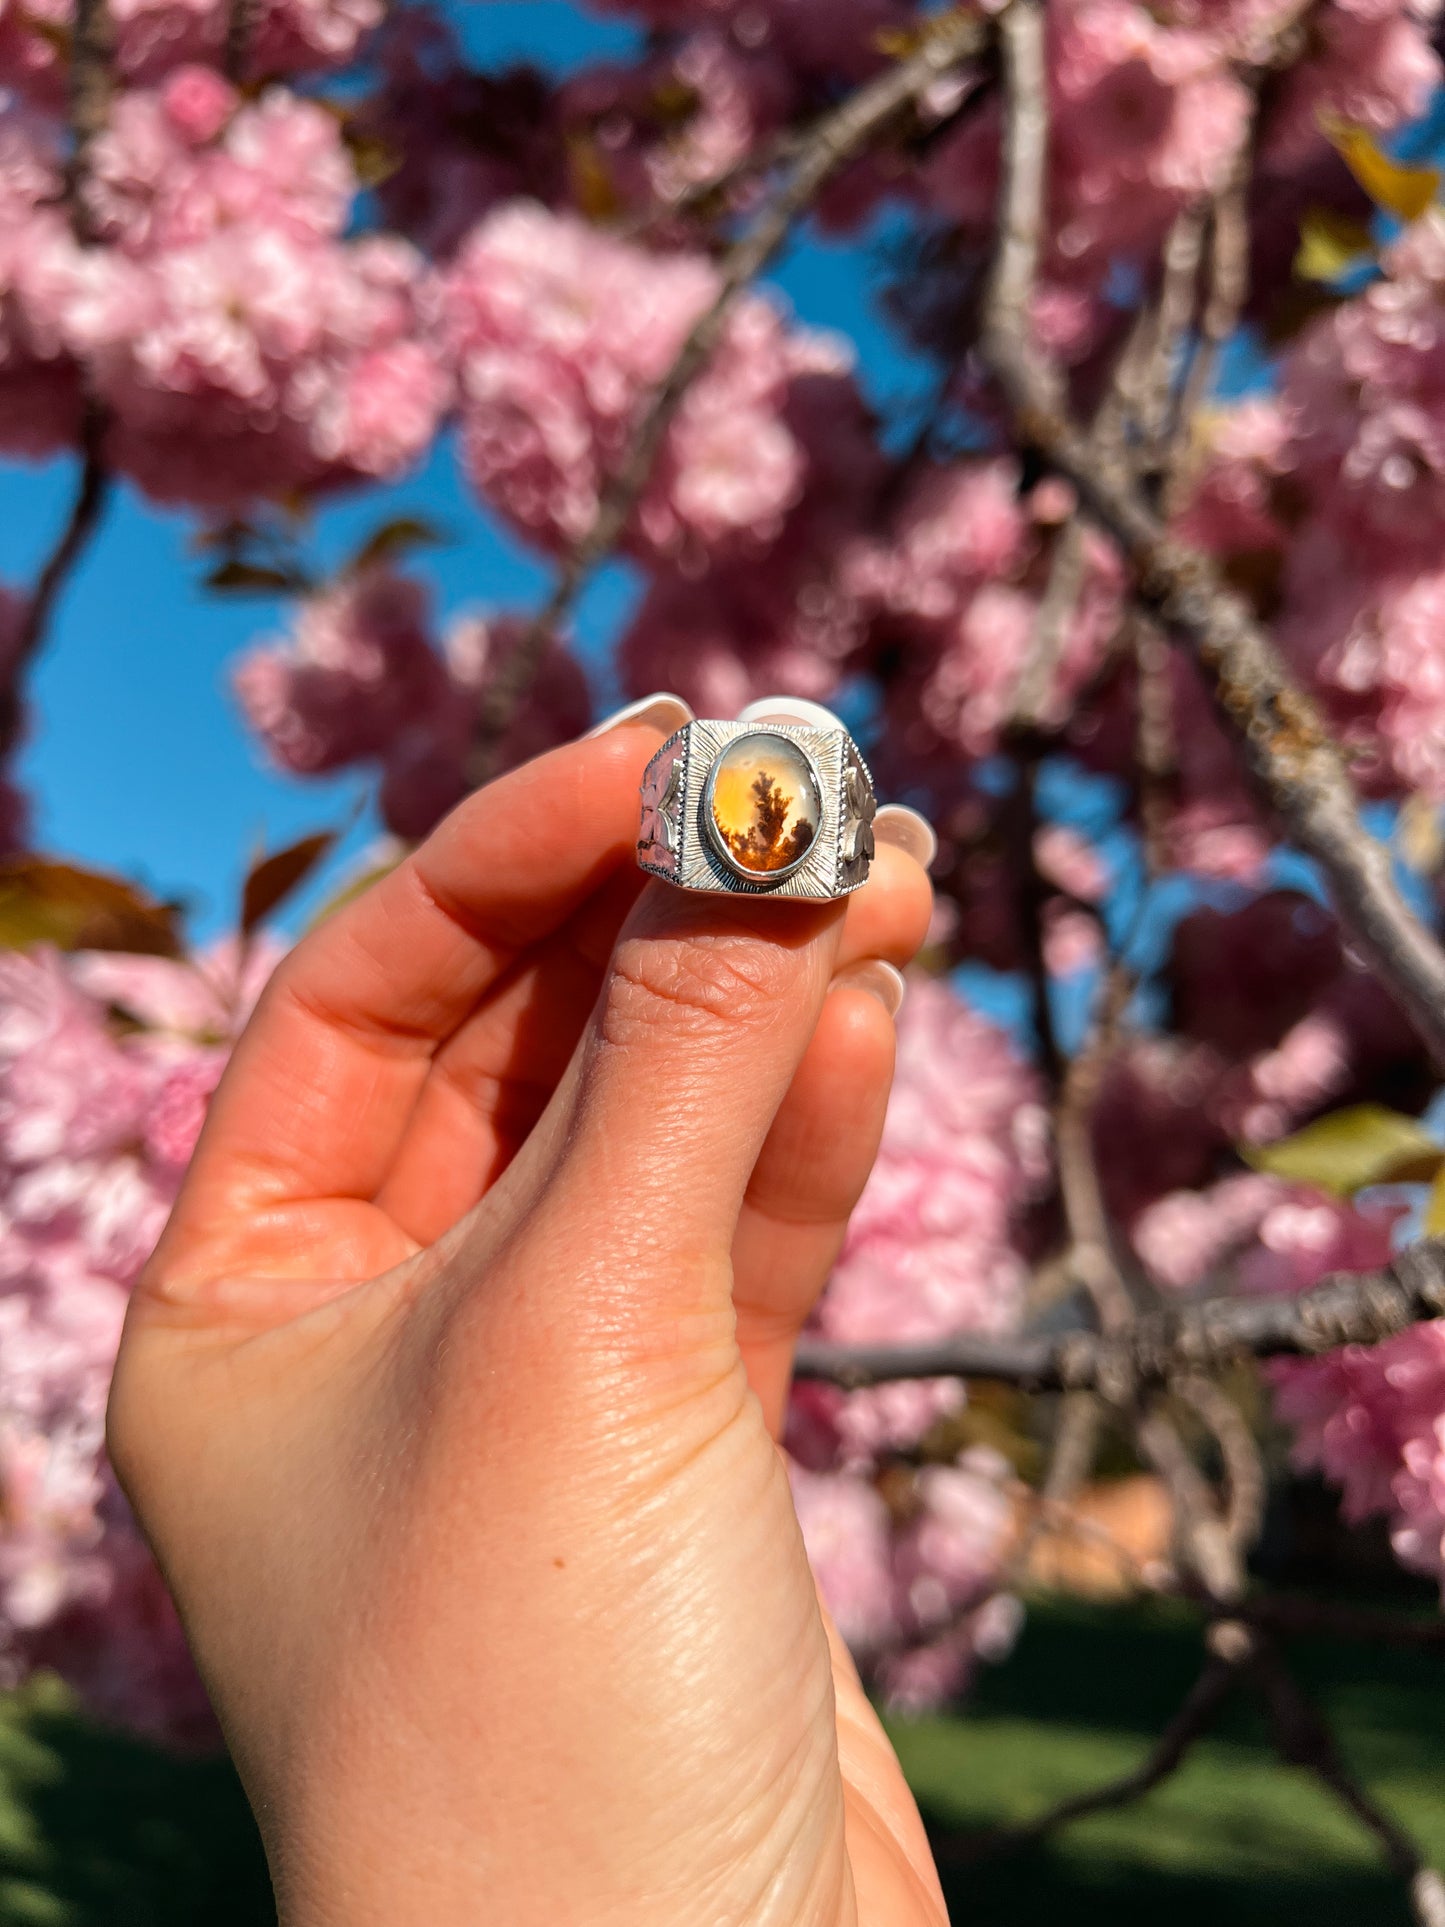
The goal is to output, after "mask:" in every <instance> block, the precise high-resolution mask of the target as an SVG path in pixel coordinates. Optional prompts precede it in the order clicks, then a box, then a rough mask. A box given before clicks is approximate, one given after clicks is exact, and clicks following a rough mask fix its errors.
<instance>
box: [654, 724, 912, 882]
mask: <svg viewBox="0 0 1445 1927" xmlns="http://www.w3.org/2000/svg"><path fill="white" fill-rule="evenodd" d="M877 809H878V804H877V799H876V798H875V796H874V794H873V779H872V777H871V776H870V775H869V774H868V765H867V764H866V763H865V762H864V761H863V757H862V755H861V754H860V752H859V749H858V745H857V744H856V743H855V742H854V741H853V738H852V737H851V736H850V735H849V734H848V732H847V730H846V729H844V728H842V727H841V725H840V726H839V727H837V728H833V729H825V728H821V727H813V726H811V725H807V724H802V723H785V722H782V721H777V722H775V721H772V720H767V721H759V722H737V723H721V722H710V721H699V722H695V723H689V724H688V725H687V727H686V728H685V729H680V730H678V732H677V734H676V735H675V736H670V737H669V738H668V739H667V741H666V742H665V743H664V744H663V746H662V748H661V749H660V750H658V752H657V754H656V755H655V756H654V757H653V759H652V761H651V762H650V763H649V764H648V765H647V772H646V774H645V775H644V777H643V779H642V826H641V829H640V830H639V832H638V837H637V861H638V863H639V865H640V866H641V868H642V869H644V870H646V871H647V872H648V873H649V875H651V876H657V877H664V878H666V880H667V881H668V882H669V883H675V884H676V885H677V886H678V888H679V889H682V890H706V891H710V892H712V893H713V894H715V895H724V896H747V897H757V896H769V897H789V898H794V899H796V898H799V897H802V898H807V899H809V900H811V901H826V900H828V899H831V898H833V897H845V896H847V895H848V893H849V892H850V891H852V890H856V889H857V888H858V887H859V885H860V884H862V883H866V882H867V880H868V865H869V861H870V859H871V858H872V855H873V818H874V816H875V814H876V813H877Z"/></svg>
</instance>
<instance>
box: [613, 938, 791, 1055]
mask: <svg viewBox="0 0 1445 1927" xmlns="http://www.w3.org/2000/svg"><path fill="white" fill-rule="evenodd" d="M795 977H796V968H795V965H794V963H793V960H792V959H790V958H788V957H786V956H785V955H783V954H782V953H780V952H779V951H778V950H777V949H776V948H775V947H774V946H772V945H770V944H767V943H763V942H759V941H758V940H757V939H756V938H751V937H742V936H732V935H724V934H721V933H719V934H716V935H706V936H693V937H687V938H668V937H654V938H647V939H633V940H630V941H627V942H624V943H623V944H622V945H621V946H620V947H619V948H618V951H617V954H616V956H615V958H614V959H613V964H612V976H611V980H610V982H609V984H608V988H607V996H606V1000H605V1003H604V1007H603V1011H602V1022H601V1030H602V1036H603V1038H604V1040H605V1041H606V1042H608V1043H612V1044H623V1045H627V1044H632V1043H635V1042H637V1041H638V1040H639V1039H640V1038H642V1037H644V1036H646V1035H647V1034H648V1033H649V1032H651V1031H653V1030H655V1028H656V1026H657V1025H658V1024H659V1023H663V1024H666V1025H667V1027H668V1029H669V1030H671V1031H673V1032H678V1031H681V1032H683V1033H684V1034H686V1035H689V1036H692V1037H696V1038H703V1037H706V1036H710V1035H714V1034H718V1033H730V1032H734V1031H737V1030H747V1029H764V1028H766V1027H767V1026H768V1025H770V1024H771V1023H773V1022H774V1021H776V1019H777V1018H778V1016H779V1015H780V1013H781V1012H782V1011H783V1010H785V1009H786V1006H787V1002H788V998H789V995H790V992H792V991H793V990H794V989H795V988H796V985H795V982H794V979H795Z"/></svg>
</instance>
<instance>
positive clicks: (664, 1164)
mask: <svg viewBox="0 0 1445 1927" xmlns="http://www.w3.org/2000/svg"><path fill="white" fill-rule="evenodd" d="M843 911H844V906H843V905H842V904H841V903H829V904H804V903H797V902H787V903H780V902H757V901H756V900H754V901H746V900H739V899H718V898H712V899H704V900H699V899H698V898H696V897H687V896H684V895H682V894H681V893H679V892H677V891H674V890H670V889H668V888H667V886H666V885H665V884H658V883H654V884H652V885H650V886H649V887H648V889H647V890H645V891H644V892H643V895H642V897H641V898H640V899H639V901H638V903H637V905H636V907H635V908H634V910H633V912H632V915H631V916H630V917H629V919H628V921H627V923H626V924H625V925H624V926H623V929H622V932H621V934H620V936H619V937H618V940H617V943H616V946H615V948H614V950H613V953H612V959H611V963H610V966H609V969H608V973H607V977H606V980H605V982H604V983H603V986H602V990H601V992H600V995H599V997H598V1001H597V1004H596V1007H595V1009H594V1011H593V1015H592V1019H591V1022H590V1024H589V1026H588V1029H587V1031H586V1033H585V1035H584V1036H583V1038H582V1041H581V1043H580V1045H579V1047H578V1051H577V1054H576V1056H575V1057H574V1059H573V1066H572V1075H571V1077H570V1078H569V1080H568V1085H569V1088H568V1090H567V1093H566V1095H565V1096H564V1097H563V1104H564V1106H565V1107H566V1110H567V1113H568V1115H567V1117H566V1121H565V1124H564V1127H563V1132H562V1136H561V1143H562V1144H563V1145H564V1146H565V1149H564V1151H563V1153H562V1156H561V1158H560V1160H559V1162H558V1164H557V1165H556V1166H555V1167H554V1170H553V1175H552V1197H553V1201H554V1202H555V1203H556V1204H557V1205H558V1207H559V1209H562V1210H563V1211H564V1214H565V1216H567V1217H571V1216H572V1213H573V1212H575V1213H577V1214H578V1218H577V1219H576V1220H574V1221H580V1222H582V1223H586V1224H588V1225H589V1226H594V1227H595V1228H596V1235H597V1241H598V1246H597V1248H599V1249H605V1250H606V1251H608V1252H609V1253H612V1254H616V1255H629V1254H630V1255H632V1256H635V1257H641V1256H643V1255H644V1254H657V1255H663V1254H669V1253H671V1254H680V1253H684V1252H687V1253H695V1254H698V1255H715V1256H717V1257H719V1258H721V1259H725V1258H726V1256H727V1253H728V1250H729V1248H730V1246H731V1243H732V1237H733V1232H734V1229H735V1227H736V1224H737V1218H738V1213H739V1210H740V1209H741V1206H742V1201H743V1197H744V1194H745V1192H746V1190H747V1185H748V1180H749V1178H750V1176H751V1174H752V1169H753V1166H754V1164H755V1163H756V1162H757V1157H758V1153H759V1151H760V1150H761V1149H762V1145H763V1141H764V1139H765V1138H766V1137H767V1134H768V1131H769V1128H770V1127H771V1125H772V1122H773V1118H774V1115H775V1114H776V1112H777V1110H778V1107H779V1106H780V1104H781V1103H782V1101H783V1098H784V1096H785V1095H786V1093H787V1090H788V1087H789V1085H790V1084H791V1082H792V1079H793V1074H794V1072H795V1071H796V1069H797V1068H798V1065H799V1063H800V1062H801V1061H802V1057H803V1054H804V1052H805V1051H806V1050H807V1047H808V1042H809V1039H810V1038H811V1037H812V1034H813V1030H814V1027H815V1026H816V1024H817V1022H818V1017H819V1014H820V1012H821V1010H822V1007H823V1000H824V997H825V996H826V995H827V990H828V983H829V978H830V976H831V974H832V970H833V964H834V959H835V957H836V954H837V950H838V943H839V938H840V934H841V931H842V925H843ZM559 1095H560V1094H559ZM564 1200H565V1204H564Z"/></svg>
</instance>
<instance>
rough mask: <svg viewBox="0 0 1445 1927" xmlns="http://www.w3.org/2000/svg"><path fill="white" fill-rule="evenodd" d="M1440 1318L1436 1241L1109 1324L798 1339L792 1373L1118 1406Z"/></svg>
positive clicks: (1443, 1262) (1443, 1276)
mask: <svg viewBox="0 0 1445 1927" xmlns="http://www.w3.org/2000/svg"><path fill="white" fill-rule="evenodd" d="M1440 1317H1445V1243H1441V1242H1437V1241H1432V1242H1430V1243H1427V1244H1421V1245H1416V1246H1415V1247H1414V1248H1413V1249H1412V1250H1410V1251H1406V1252H1402V1253H1401V1254H1400V1256H1399V1257H1398V1258H1397V1259H1395V1261H1394V1263H1393V1264H1391V1265H1388V1266H1386V1267H1385V1268H1384V1269H1383V1270H1381V1271H1373V1272H1364V1273H1361V1274H1357V1275H1356V1274H1351V1273H1348V1272H1336V1273H1332V1274H1331V1275H1330V1276H1329V1277H1328V1278H1325V1279H1323V1280H1321V1282H1320V1283H1319V1284H1317V1285H1315V1286H1314V1287H1313V1289H1312V1290H1310V1291H1305V1292H1301V1293H1300V1294H1299V1296H1298V1297H1296V1298H1217V1299H1210V1300H1206V1301H1205V1302H1204V1303H1203V1304H1200V1305H1195V1306H1192V1307H1190V1308H1188V1309H1185V1310H1182V1311H1173V1310H1162V1311H1157V1312H1147V1313H1143V1314H1141V1315H1139V1316H1138V1317H1135V1318H1133V1319H1131V1320H1130V1321H1129V1322H1128V1323H1127V1324H1126V1325H1124V1326H1122V1327H1121V1328H1120V1329H1119V1330H1117V1331H1115V1332H1112V1333H1107V1334H1106V1333H1100V1332H1085V1331H1076V1332H1065V1333H1061V1334H1044V1333H1025V1334H1022V1335H1021V1336H1019V1337H1016V1338H985V1337H980V1336H978V1335H977V1334H974V1333H967V1332H965V1333H961V1334H960V1335H959V1336H958V1337H956V1338H945V1339H939V1340H938V1341H936V1342H934V1343H931V1344H926V1345H897V1346H888V1345H832V1344H826V1343H824V1342H823V1341H821V1340H819V1339H815V1338H804V1339H803V1340H802V1342H801V1343H800V1345H799V1348H798V1363H797V1376H798V1377H799V1378H802V1379H819V1380H822V1381H824V1382H826V1383H828V1384H833V1385H841V1386H843V1387H845V1388H846V1389H849V1390H857V1389H859V1388H860V1387H863V1386H867V1385H881V1384H887V1383H889V1382H890V1381H892V1380H894V1379H908V1378H982V1379H994V1380H997V1381H999V1382H1000V1383H1002V1384H1008V1385H1017V1386H1020V1387H1021V1388H1022V1389H1024V1390H1026V1391H1035V1392H1069V1391H1097V1392H1099V1393H1100V1394H1101V1395H1102V1396H1103V1397H1104V1398H1106V1399H1108V1400H1109V1401H1110V1403H1112V1404H1116V1405H1127V1404H1128V1403H1129V1402H1130V1401H1131V1400H1132V1399H1133V1398H1134V1397H1135V1396H1136V1395H1137V1394H1138V1393H1139V1392H1141V1391H1143V1390H1146V1389H1148V1388H1149V1387H1151V1386H1165V1385H1167V1384H1168V1383H1169V1382H1170V1380H1171V1379H1174V1378H1177V1377H1178V1376H1179V1375H1180V1374H1181V1373H1184V1372H1194V1373H1211V1372H1218V1371H1220V1370H1221V1369H1222V1368H1223V1367H1225V1366H1227V1365H1230V1364H1233V1363H1235V1362H1236V1361H1237V1360H1239V1359H1241V1358H1282V1357H1314V1356H1316V1355H1317V1354H1318V1353H1320V1352H1327V1351H1333V1350H1335V1349H1336V1348H1337V1347H1338V1346H1340V1345H1377V1344H1379V1343H1381V1342H1382V1341H1383V1340H1384V1339H1387V1338H1392V1337H1394V1335H1395V1334H1396V1333H1397V1332H1401V1331H1405V1330H1406V1329H1407V1328H1408V1327H1409V1326H1411V1325H1414V1324H1418V1323H1420V1322H1421V1321H1422V1320H1424V1319H1427V1318H1440Z"/></svg>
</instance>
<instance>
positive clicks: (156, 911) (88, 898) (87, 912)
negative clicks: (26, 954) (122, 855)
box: [0, 856, 182, 957]
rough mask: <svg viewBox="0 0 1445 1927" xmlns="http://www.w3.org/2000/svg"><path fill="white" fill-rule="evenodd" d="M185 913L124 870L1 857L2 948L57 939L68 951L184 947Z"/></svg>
mask: <svg viewBox="0 0 1445 1927" xmlns="http://www.w3.org/2000/svg"><path fill="white" fill-rule="evenodd" d="M178 924H179V914H178V912H177V909H176V906H175V905H174V904H172V903H158V902H157V901H156V900H155V898H154V897H151V896H148V895H147V894H146V892H145V891H144V890H141V889H139V888H138V887H137V886H136V885H135V884H133V883H129V882H127V881H126V879H125V878H124V877H116V876H109V875H107V874H106V873H105V872H103V871H99V870H82V869H81V868H79V867H78V866H77V865H76V864H73V863H57V862H54V861H52V860H51V859H50V858H48V857H43V856H25V857H16V858H14V859H12V860H11V861H10V862H8V863H4V864H0V948H3V949H6V950H23V949H25V948H27V947H28V946H29V945H30V944H33V943H51V944H54V945H55V946H56V947H57V949H60V950H128V951H134V952H138V953H140V954H142V955H144V956H151V957H179V956H180V955H181V954H182V947H181V939H180V931H179V927H178Z"/></svg>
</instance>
